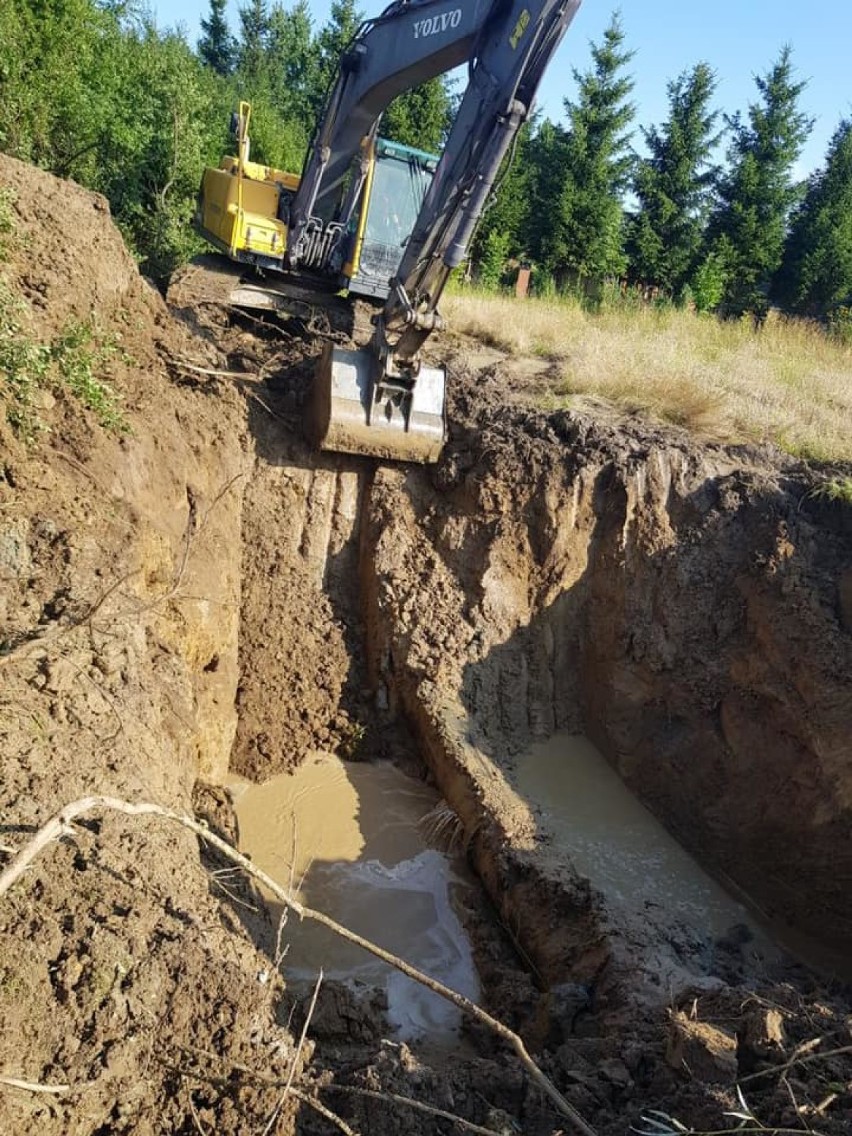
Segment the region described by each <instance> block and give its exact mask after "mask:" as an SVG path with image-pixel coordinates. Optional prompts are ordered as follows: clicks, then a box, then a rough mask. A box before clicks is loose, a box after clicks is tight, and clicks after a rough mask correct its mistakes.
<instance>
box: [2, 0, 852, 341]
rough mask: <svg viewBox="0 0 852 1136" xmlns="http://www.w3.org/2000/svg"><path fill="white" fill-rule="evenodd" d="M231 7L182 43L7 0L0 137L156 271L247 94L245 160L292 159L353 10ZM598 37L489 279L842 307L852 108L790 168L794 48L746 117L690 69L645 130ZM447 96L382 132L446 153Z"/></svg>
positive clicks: (486, 230) (491, 217)
mask: <svg viewBox="0 0 852 1136" xmlns="http://www.w3.org/2000/svg"><path fill="white" fill-rule="evenodd" d="M238 16H239V25H238V27H237V28H236V29H231V27H230V26H229V24H228V20H227V17H226V0H209V8H208V11H207V14H206V17H205V18H204V19H203V20H202V25H201V35H200V38H199V40H198V42H197V43H196V44H191V43H190V42H189V41H188V39H187V37H186V34H185V32H184V31H183V30H181V29H177V30H161V29H159V28H157V26H156V24H155V23H154V21H153V19H152V17H151V16H150V14H149V13H148V12H147V10H146V9H145V8H143V7H139V6H137V5H136V3H135V2H134V0H100V2H99V0H0V27H2V28H3V36H2V38H0V149H2V150H4V151H5V152H7V153H9V154H12V155H13V156H16V157H20V158H23V159H25V160H29V161H32V162H35V163H37V164H38V165H41V166H43V167H45V168H47V169H50V170H53V171H54V172H56V173H58V174H60V175H62V176H68V177H73V178H74V179H75V180H77V181H78V182H80V183H82V184H84V185H86V186H89V187H91V188H93V189H96V190H99V191H100V192H102V193H104V194H105V195H106V197H107V198H108V199H109V201H110V204H111V207H112V210H113V214H114V216H115V218H116V220H117V222H118V223H119V225H120V226H121V228H122V230H123V232H124V234H125V237H126V239H127V240H128V243H129V244H130V246H131V248H132V249H133V251H134V252H135V254H136V255H137V257H138V259H139V260H140V264H141V268H142V270H143V271H144V272H147V273H148V274H149V275H151V276H153V277H154V278H155V279H157V280H158V281H162V280H164V279H166V278H167V276H168V274H169V272H171V271H172V270H173V269H174V267H175V266H176V265H178V264H179V263H181V262H182V261H183V260H185V259H186V258H187V257H189V256H191V255H192V254H193V253H194V252H195V251H197V249H198V247H199V246H198V243H197V238H196V237H195V236H194V234H193V233H192V229H191V224H190V222H191V217H192V213H193V211H194V208H195V198H196V194H197V191H198V186H199V183H200V178H201V173H202V171H203V168H204V166H205V165H210V164H218V160H219V157H220V156H221V155H222V154H223V153H226V152H228V151H230V150H232V149H233V142H232V140H231V139H230V138H229V135H228V123H229V119H230V112H231V110H232V109H234V107H235V105H236V103H237V101H238V100H239V99H249V100H250V101H251V103H252V123H253V128H252V142H253V156H254V157H256V158H257V159H258V160H261V161H264V162H267V163H268V164H270V165H275V166H278V167H281V168H285V169H289V170H293V171H298V170H299V169H301V165H302V161H303V158H304V155H305V151H306V148H307V146H308V143H309V140H310V136H311V133H312V131H313V127H314V124H315V123H316V120H317V117H318V115H319V114H320V112H321V110H322V107H323V105H324V101H325V98H326V95H327V92H328V90H329V87H330V85H331V83H332V82H333V81H334V78H335V76H336V73H337V63H338V60H339V58H340V55H341V53H342V52H343V50H344V49H345V47H346V45H347V44H348V43H349V42H350V40H351V38H352V36H353V34H354V33H355V31H356V30H357V28H358V26H359V24H360V23H361V20H362V14H361V13H360V11H359V10H358V8H357V7H356V0H334V2H333V4H332V6H331V11H330V15H329V18H328V20H327V21H326V22H325V23H324V24H322V25H321V26H319V27H316V26H315V24H314V21H313V19H312V16H311V11H310V6H309V4H308V3H307V0H296V2H295V3H292V4H290V5H289V6H285V5H284V4H282V3H280V2H278V0H247V2H246V3H245V5H244V6H243V7H241V8H240V9H239V12H238ZM590 50H591V58H590V61H589V63H588V65H587V66H586V67H585V68H584V69H581V68H578V69H576V70H575V72H574V75H575V79H576V94H575V95H574V96H573V97H572V98H571V99H565V100H564V111H565V115H564V120H563V121H562V122H553V121H551V120H550V119H547V118H536V119H535V120H534V121H532V122H531V123H528V124H527V125H526V126H525V127H524V129H523V130H522V132H521V134H520V136H519V138H518V141H517V145H516V147H515V152H514V154H513V156H512V161H511V162H510V163H509V162H507V165H506V168H505V169H504V171H503V172H502V175H501V178H500V182H499V187H498V189H497V192H496V194H495V195H494V198H493V200H492V203H491V205H490V207H489V208H488V210H487V212H486V214H485V216H484V218H483V220H482V223H481V224H480V226H479V229H478V231H477V234H476V237H475V240H474V244H473V248H472V258H471V262H472V268H473V271H474V273H475V275H476V276H477V277H478V278H479V280H480V281H481V283H483V284H484V285H486V286H494V285H497V284H499V283H500V282H501V280H505V279H507V278H508V276H509V274H510V273H511V271H512V270H513V267H514V266H516V265H517V264H518V263H520V262H528V263H530V264H531V265H533V268H534V273H533V279H534V284H535V286H536V287H537V288H538V290H539V291H542V292H548V291H550V290H553V289H572V290H577V291H579V292H580V293H581V294H582V295H583V296H586V297H589V298H591V299H592V300H594V298H595V297H597V296H599V295H600V294H601V293H602V291H603V290H604V289H605V288H606V287H607V286H610V285H612V284H613V283H615V282H618V283H619V284H620V285H621V286H623V285H624V284H630V285H636V286H638V287H640V288H641V289H642V290H643V291H645V292H646V293H650V294H652V295H662V296H665V297H669V298H671V299H672V300H674V301H675V302H683V303H689V304H692V305H694V306H696V307H698V308H699V309H701V310H708V311H719V312H721V313H723V314H734V315H739V314H742V313H753V314H755V315H757V316H761V315H762V314H763V313H765V311H766V310H767V308H768V307H769V305H771V304H775V305H779V306H781V307H783V308H784V309H785V310H787V311H790V312H794V313H797V314H802V315H806V316H811V317H817V318H821V319H828V320H831V319H835V318H838V313H839V314H840V315H841V316H842V315H844V313H845V318H846V319H848V318H849V305H850V304H852V121H850V120H849V119H842V120H841V121H840V122H839V124H838V126H837V129H836V132H835V134H834V136H833V138H832V140H831V142H830V145H829V147H828V152H827V154H826V155H825V159H824V162H823V165H822V166H821V168H820V169H819V170H818V171H816V172H815V173H814V174H812V175H811V177H810V178H809V179H807V181H806V182H804V183H800V182H797V180H796V179H795V176H794V172H795V169H796V164H797V161H798V158H799V156H800V154H801V151H802V147H803V144H804V142H805V141H806V139H807V137H808V134H809V132H810V130H811V128H812V125H813V122H812V120H811V119H810V118H809V117H808V115H807V114H806V113H805V112H804V111H803V110H802V107H801V96H802V93H803V90H804V86H805V84H804V83H803V82H802V81H800V80H798V79H797V78H796V75H795V69H794V65H793V58H792V52H791V50H790V48H789V47H785V48H783V49H782V50H781V51H780V53H779V55H778V57H777V58H776V59H775V60H774V61H773V62H772V63H771V64H770V66H769V67H768V69H767V70H766V71H765V72H764V73H763V74H761V75H759V76H758V77H757V78H756V80H755V94H754V100H753V102H751V103H750V104H749V106H748V107H747V109H746V110H745V112H736V113H733V114H723V113H722V112H721V111H720V110H719V109H718V108H717V107H716V106H715V104H714V99H715V94H716V79H715V76H714V73H713V70H712V67H711V66H710V64H708V63H706V62H698V63H696V64H694V65H693V66H692V67H690V68H687V69H686V70H684V71H682V72H681V73H680V74H679V75H677V76H676V77H674V78H673V79H672V80H671V81H670V82H669V84H668V88H667V96H668V98H667V117H666V118H665V121H663V122H661V123H658V124H654V125H651V126H647V127H644V126H641V127H638V128H637V126H636V108H635V105H634V103H633V102H632V101H631V96H632V94H633V90H634V84H633V79H632V77H631V74H630V65H631V61H632V59H633V52H632V51H630V49H629V46H628V45H627V44H626V42H625V33H624V29H623V27H622V24H621V21H620V19H619V17H618V15H617V14H616V15H614V16H613V17H612V19H611V21H610V23H609V25H608V27H607V28H606V30H605V31H604V33H603V35H602V37H601V39H600V40H599V41H598V42H595V43H593V44H591V49H590ZM455 99H456V94H455V92H454V90H453V88H452V86H451V84H450V83H448V81H447V80H446V79H444V78H441V79H436V80H433V81H432V82H430V83H427V84H425V85H424V86H423V87H421V88H418V89H417V90H415V91H411V92H409V93H407V94H406V95H404V96H402V97H401V98H399V99H397V100H396V101H395V102H394V103H393V104H392V105H391V107H390V108H389V109H388V111H387V113H386V115H385V118H384V121H383V124H382V134H383V135H384V136H386V137H389V138H392V139H394V140H396V141H400V142H404V143H407V144H409V145H415V146H418V147H420V148H422V149H425V150H428V151H433V152H434V151H437V150H439V149H440V146H441V144H442V141H443V139H444V138H445V136H446V132H447V130H448V127H449V124H450V122H451V119H452V112H453V108H454V103H455ZM640 140H641V141H642V142H643V143H644V147H643V148H642V152H641V153H639V152H638V150H637V145H636V144H637V143H638V142H639V141H640Z"/></svg>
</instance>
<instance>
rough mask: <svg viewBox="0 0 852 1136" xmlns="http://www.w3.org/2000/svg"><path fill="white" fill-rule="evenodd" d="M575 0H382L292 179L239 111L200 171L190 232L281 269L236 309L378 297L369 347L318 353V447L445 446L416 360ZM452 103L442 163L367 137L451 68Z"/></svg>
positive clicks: (435, 371)
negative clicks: (463, 82)
mask: <svg viewBox="0 0 852 1136" xmlns="http://www.w3.org/2000/svg"><path fill="white" fill-rule="evenodd" d="M579 6H580V0H394V3H392V4H390V6H389V7H387V8H386V9H385V10H384V11H383V12H382V13H381V14H380V15H379V16H376V17H375V18H373V19H369V20H367V21H365V22H364V23H363V24H362V25H361V26H360V27H359V28H358V30H357V32H356V33H355V35H354V37H353V39H352V40H351V42H350V44H349V46H348V47H347V49H346V50H345V51H344V52H343V54H342V56H341V58H340V61H339V66H338V74H337V79H336V81H335V83H334V85H333V87H332V90H331V93H330V95H329V98H328V101H327V103H326V107H325V110H324V112H323V114H322V116H321V119H320V122H319V124H318V126H317V129H316V133H315V134H314V137H313V140H312V142H311V145H310V147H309V149H308V154H307V157H306V159H305V164H304V167H303V169H302V173H301V175H300V176H298V177H297V176H295V175H294V174H291V173H287V172H286V171H282V170H275V169H271V168H269V167H266V166H263V165H260V164H257V163H253V162H252V161H251V159H250V152H249V147H250V142H249V118H250V108H249V107H248V105H247V104H245V103H243V104H241V106H240V110H239V113H238V115H237V117H236V122H235V131H234V133H235V136H236V139H237V149H238V153H237V155H236V157H234V158H226V159H224V160H223V162H222V163H221V165H220V167H219V169H215V170H214V169H210V170H207V171H206V172H205V174H204V180H203V184H202V189H201V194H200V198H199V214H198V225H199V228H200V230H201V232H202V233H203V234H204V235H205V237H206V238H207V239H208V240H209V241H210V242H211V244H213V245H214V247H216V248H217V249H219V250H220V251H222V252H224V253H225V254H226V255H227V256H228V257H229V258H230V259H231V260H232V261H235V262H237V263H238V264H246V265H251V266H254V267H255V268H259V269H262V270H267V271H271V272H272V273H275V274H280V276H279V279H278V280H277V281H276V282H275V283H273V284H271V285H264V284H257V283H255V284H254V285H251V284H250V285H249V286H248V288H247V287H246V282H245V281H244V280H241V281H239V282H238V284H237V286H236V287H235V289H234V291H233V292H232V295H231V300H232V302H234V303H235V304H240V303H246V302H249V303H250V302H251V300H249V299H247V293H249V292H250V293H251V296H253V297H254V302H255V303H256V304H257V305H259V306H281V305H279V303H278V300H277V299H275V298H271V297H270V293H273V292H274V293H277V294H278V295H279V296H284V297H285V301H286V296H287V295H288V293H289V294H291V295H296V296H302V297H303V296H304V295H305V294H306V293H307V294H311V293H312V292H314V293H316V292H319V293H321V292H326V293H329V292H335V291H338V290H339V289H341V288H345V289H347V290H348V292H349V294H350V295H355V296H358V295H366V296H371V297H374V298H378V299H380V300H383V301H384V306H383V308H382V310H381V312H380V313H379V314H378V315H377V316H376V317H375V318H374V321H373V322H374V325H375V330H374V332H373V335H372V338H371V340H370V343H369V344H368V345H367V346H366V347H364V348H361V349H358V350H346V349H343V348H336V347H332V346H331V345H327V347H326V350H325V351H324V353H323V355H322V358H321V360H320V363H319V365H318V368H317V374H316V377H315V381H314V392H313V398H312V399H311V400H310V406H309V409H308V413H307V419H306V423H305V427H306V432H307V433H308V436H309V437H310V438H311V440H312V441H313V442H314V443H315V444H317V445H318V446H320V447H321V448H322V449H327V450H340V451H343V452H348V453H356V454H369V455H372V456H375V457H379V458H383V459H391V460H397V461H420V462H433V461H437V459H438V457H439V456H440V453H441V448H442V446H443V444H444V440H445V437H446V423H445V390H446V376H445V372H444V370H443V368H440V367H427V366H426V365H425V363H424V362H423V359H422V349H423V345H424V344H425V342H426V340H427V339H428V338H429V336H430V335H431V334H432V332H434V331H438V330H440V329H441V328H442V327H443V321H442V319H441V316H440V313H439V311H438V303H439V300H440V297H441V294H442V292H443V290H444V287H445V285H446V282H447V280H448V278H449V275H450V273H451V272H452V270H453V269H454V268H456V267H457V266H458V265H459V264H461V262H462V261H463V259H464V256H465V253H466V250H467V246H468V244H469V242H470V239H471V237H472V235H473V231H474V228H475V226H476V223H477V221H478V220H479V217H480V216H481V214H482V211H483V209H484V207H485V204H486V201H487V199H488V195H489V193H490V192H491V189H492V186H493V184H494V180H495V178H496V176H497V173H498V171H499V169H500V167H501V164H502V162H503V160H504V158H505V157H506V155H507V153H508V152H509V150H510V148H511V146H512V143H513V141H514V139H515V137H516V135H517V132H518V130H519V128H520V127H521V125H522V124H523V123H524V122H525V121H526V119H527V118H528V117H529V115H530V113H531V111H532V109H533V100H534V96H535V93H536V90H537V89H538V85H539V83H540V81H541V78H542V75H543V73H544V70H545V68H546V66H547V64H548V62H549V61H550V59H551V58H552V56H553V53H554V52H555V50H556V48H557V47H558V45H559V43H560V42H561V40H562V37H563V35H564V34H565V32H566V30H567V28H568V25H569V24H570V22H571V20H572V19H573V18H574V15H575V14H576V11H577V9H578V8H579ZM463 63H467V65H468V82H467V87H466V89H465V93H464V96H463V98H462V100H461V102H460V103H459V106H458V110H457V113H456V116H455V119H454V122H453V125H452V128H451V130H450V133H449V136H448V138H447V142H446V145H445V147H444V151H443V154H442V155H441V157H440V159H439V160H437V161H436V159H434V158H433V157H432V156H431V155H428V154H424V153H422V152H421V151H417V150H412V149H411V148H409V147H403V146H399V145H398V144H396V143H392V142H387V141H384V140H382V139H381V138H380V137H379V126H380V122H381V117H382V114H383V113H384V111H385V109H386V108H387V106H388V104H389V103H390V102H391V101H392V100H393V99H394V98H395V97H396V96H397V95H400V94H402V93H403V92H404V91H407V90H410V89H411V88H413V87H416V86H419V85H420V84H421V83H424V82H426V81H427V80H429V79H431V78H434V77H435V76H437V75H441V74H443V73H445V72H446V71H449V70H451V69H453V68H455V67H458V66H459V65H460V64H463Z"/></svg>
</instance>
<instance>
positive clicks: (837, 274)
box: [774, 118, 852, 317]
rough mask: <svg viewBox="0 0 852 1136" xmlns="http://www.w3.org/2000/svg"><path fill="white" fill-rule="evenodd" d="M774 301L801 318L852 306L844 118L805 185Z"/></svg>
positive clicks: (850, 123)
mask: <svg viewBox="0 0 852 1136" xmlns="http://www.w3.org/2000/svg"><path fill="white" fill-rule="evenodd" d="M774 295H775V297H776V298H777V299H778V300H780V301H781V302H782V303H783V304H785V305H786V306H787V307H789V308H791V309H792V310H793V311H795V312H798V313H799V314H802V315H809V316H818V317H824V316H826V315H828V314H830V312H831V309H832V308H833V307H835V306H836V305H846V306H849V305H852V119H848V118H847V119H844V120H843V121H842V122H841V123H840V126H839V127H838V128H837V130H836V132H835V134H834V136H833V138H832V140H831V143H830V145H829V148H828V155H827V157H826V162H825V166H824V167H823V168H822V169H821V170H819V171H818V172H817V173H815V174H814V175H813V176H812V177H811V179H810V181H809V184H808V189H807V193H806V194H805V199H804V201H803V202H802V204H801V206H800V208H799V209H798V210H797V212H796V214H795V216H794V218H793V223H792V226H791V229H790V235H789V237H788V239H787V245H786V248H785V251H784V260H783V262H782V265H781V270H780V272H779V273H778V277H777V280H776V287H775V290H774Z"/></svg>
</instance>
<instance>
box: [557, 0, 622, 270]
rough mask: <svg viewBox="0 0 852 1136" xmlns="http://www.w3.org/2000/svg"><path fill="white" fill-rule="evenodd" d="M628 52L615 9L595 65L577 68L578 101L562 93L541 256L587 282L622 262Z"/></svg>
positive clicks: (595, 50)
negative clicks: (563, 117) (560, 140)
mask: <svg viewBox="0 0 852 1136" xmlns="http://www.w3.org/2000/svg"><path fill="white" fill-rule="evenodd" d="M632 58H633V52H631V51H626V50H625V49H624V30H623V28H622V26H621V20H620V17H619V15H618V13H616V14H615V15H613V17H612V20H611V21H610V24H609V26H608V27H607V28H606V30H605V31H604V34H603V40H602V42H600V43H598V44H592V61H593V66H592V68H591V69H590V70H589V71H586V72H585V73H583V74H581V73H579V72H577V71H575V72H574V76H575V78H576V80H577V83H578V85H579V92H578V95H577V101H576V102H573V103H572V102H570V101H569V100H567V99H566V100H565V110H566V112H567V114H568V131H567V136H566V139H565V146H564V153H563V155H562V160H563V165H562V169H561V189H560V193H559V197H558V200H557V202H556V208H555V216H554V215H553V212H551V214H550V217H549V220H550V221H551V223H552V225H553V237H552V240H551V241H550V242H549V249H545V255H546V261H547V266H548V267H549V268H550V269H551V271H553V273H554V274H555V275H556V276H557V277H558V278H561V279H562V280H563V281H564V280H567V279H573V280H575V281H576V282H577V283H580V284H582V285H583V286H585V287H587V286H588V285H589V284H591V285H593V286H595V285H597V284H599V283H600V282H602V281H603V280H604V279H605V278H606V277H609V276H617V275H620V274H621V273H622V272H623V271H624V269H625V267H626V258H625V255H624V239H623V238H624V233H623V210H622V204H621V198H622V195H623V193H624V191H625V190H626V189H627V188H628V185H629V181H630V174H631V170H632V165H633V158H632V155H631V153H630V149H629V142H630V132H629V131H628V127H629V126H630V123H631V122H632V121H633V116H634V113H635V107H634V106H633V104H632V103H630V102H629V101H628V96H629V95H630V92H631V91H632V89H633V80H632V79H631V78H630V76H629V75H626V74H625V73H624V68H625V67H626V66H627V64H628V63H629V62H630V60H631V59H632ZM551 210H552V207H551Z"/></svg>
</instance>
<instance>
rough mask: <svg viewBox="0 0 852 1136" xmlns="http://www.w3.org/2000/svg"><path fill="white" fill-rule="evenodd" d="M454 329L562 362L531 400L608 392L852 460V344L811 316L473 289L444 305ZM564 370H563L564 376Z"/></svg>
mask: <svg viewBox="0 0 852 1136" xmlns="http://www.w3.org/2000/svg"><path fill="white" fill-rule="evenodd" d="M443 309H444V313H445V315H446V316H447V317H448V319H449V322H450V325H451V326H452V327H453V329H454V330H456V331H459V332H464V333H466V334H468V335H471V336H473V337H475V338H477V339H479V340H480V342H482V343H484V344H486V345H488V346H490V347H494V348H496V349H498V350H500V351H503V352H505V353H507V354H509V355H512V356H537V357H540V358H543V359H548V360H553V361H554V363H555V366H554V367H551V368H550V372H549V373H550V376H551V377H549V378H548V379H547V380H546V381H542V380H541V379H535V380H531V383H530V386H529V388H528V389H527V390H526V391H521V392H519V393H520V394H521V396H522V397H524V398H529V399H534V400H536V401H537V402H538V403H539V404H541V403H542V402H544V403H545V405H548V406H554V407H556V406H570V405H576V404H577V403H578V402H582V398H583V397H590V396H591V397H597V398H603V399H607V400H609V401H611V402H613V403H616V404H618V405H619V406H621V407H623V408H625V409H627V410H630V411H645V412H648V413H650V414H652V415H655V416H656V417H658V418H662V419H664V420H666V421H669V422H675V423H677V424H678V425H681V426H686V427H688V428H689V429H691V430H693V431H695V432H696V433H698V434H700V435H702V436H704V437H709V438H714V439H718V440H725V441H747V440H748V441H764V440H768V441H773V442H775V443H777V444H778V445H779V446H781V447H782V448H783V449H785V450H787V451H788V452H790V453H793V454H797V455H801V456H803V457H808V458H813V459H819V460H827V461H835V460H843V459H847V460H848V459H850V458H852V347H850V346H848V345H846V346H844V345H841V344H839V343H836V342H834V341H832V340H831V339H829V338H828V337H827V336H826V335H825V334H824V333H823V332H822V331H821V330H820V328H818V327H817V326H815V325H812V324H809V323H806V322H804V321H801V320H784V319H779V318H770V320H768V321H767V323H766V325H765V326H764V327H763V328H762V329H761V330H759V331H755V330H754V329H753V327H752V325H751V323H750V322H734V321H731V322H721V321H719V320H716V319H714V318H712V317H706V316H699V315H696V314H694V313H692V312H688V311H679V310H676V309H657V308H654V307H651V306H643V307H624V308H619V307H615V306H614V307H611V308H604V309H602V310H601V311H598V312H589V311H586V310H585V309H584V308H583V307H582V306H581V305H580V304H579V303H577V302H574V301H571V300H563V299H557V300H522V301H521V300H515V299H513V298H512V297H508V296H488V295H481V294H477V293H472V292H462V293H457V294H455V295H450V296H448V297H447V298H446V301H445V303H444V305H443ZM554 372H555V377H553V376H554Z"/></svg>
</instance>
